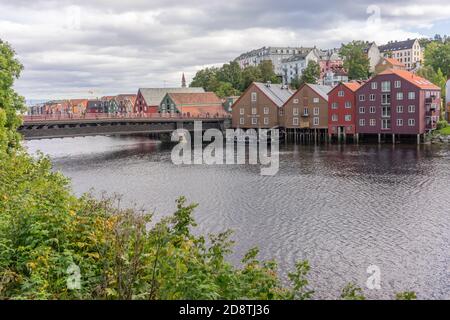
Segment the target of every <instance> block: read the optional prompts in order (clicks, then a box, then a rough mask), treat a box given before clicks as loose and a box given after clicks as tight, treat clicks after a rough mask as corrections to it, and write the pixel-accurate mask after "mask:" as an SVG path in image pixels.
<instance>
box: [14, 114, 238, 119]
mask: <svg viewBox="0 0 450 320" xmlns="http://www.w3.org/2000/svg"><path fill="white" fill-rule="evenodd" d="M22 118H23V120H24V121H49V120H50V121H52V120H53V121H60V120H108V119H228V118H231V115H228V114H222V115H198V116H188V115H181V114H170V113H166V114H163V113H146V114H145V113H143V114H102V113H87V114H84V115H73V114H72V115H70V114H40V115H23V116H22Z"/></svg>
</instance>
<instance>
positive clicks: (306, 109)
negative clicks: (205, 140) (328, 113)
mask: <svg viewBox="0 0 450 320" xmlns="http://www.w3.org/2000/svg"><path fill="white" fill-rule="evenodd" d="M308 114H309V112H308V108H304V109H303V115H304V116H308Z"/></svg>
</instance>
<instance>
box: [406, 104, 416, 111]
mask: <svg viewBox="0 0 450 320" xmlns="http://www.w3.org/2000/svg"><path fill="white" fill-rule="evenodd" d="M408 112H409V113H414V112H416V106H413V105H411V106H408Z"/></svg>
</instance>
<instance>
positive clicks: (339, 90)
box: [328, 82, 361, 138]
mask: <svg viewBox="0 0 450 320" xmlns="http://www.w3.org/2000/svg"><path fill="white" fill-rule="evenodd" d="M360 86H361V83H359V82H343V83H340V84H339V85H337V86H336V87H334V88H333V89H332V90H331V91H330V92H329V93H328V135H329V136H338V137H339V138H341V137H342V136H343V137H344V138H345V137H346V136H347V135H355V134H356V91H357V90H358V89H359V87H360Z"/></svg>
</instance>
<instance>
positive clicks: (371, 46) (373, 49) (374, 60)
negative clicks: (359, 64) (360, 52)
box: [364, 42, 381, 72]
mask: <svg viewBox="0 0 450 320" xmlns="http://www.w3.org/2000/svg"><path fill="white" fill-rule="evenodd" d="M364 53H365V54H366V55H367V58H368V59H369V66H370V67H369V71H370V72H375V66H376V65H377V64H378V63H379V62H380V59H381V52H380V49H379V48H378V46H377V44H376V43H375V42H367V46H366V47H365V48H364Z"/></svg>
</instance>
